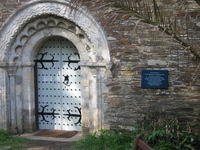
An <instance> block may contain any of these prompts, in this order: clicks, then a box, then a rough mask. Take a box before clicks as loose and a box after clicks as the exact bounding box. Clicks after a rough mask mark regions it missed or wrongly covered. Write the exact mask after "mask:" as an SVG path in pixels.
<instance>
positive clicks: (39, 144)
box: [24, 140, 72, 150]
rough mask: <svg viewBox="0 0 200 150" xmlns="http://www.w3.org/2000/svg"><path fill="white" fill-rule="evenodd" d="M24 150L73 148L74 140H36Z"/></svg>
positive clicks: (68, 149) (65, 149)
mask: <svg viewBox="0 0 200 150" xmlns="http://www.w3.org/2000/svg"><path fill="white" fill-rule="evenodd" d="M24 150H72V142H56V141H38V140H34V141H33V142H31V143H29V144H28V145H27V146H26V147H25V148H24Z"/></svg>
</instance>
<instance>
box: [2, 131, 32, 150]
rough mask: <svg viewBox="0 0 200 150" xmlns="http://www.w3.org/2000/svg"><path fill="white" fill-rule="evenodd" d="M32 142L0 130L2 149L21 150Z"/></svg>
mask: <svg viewBox="0 0 200 150" xmlns="http://www.w3.org/2000/svg"><path fill="white" fill-rule="evenodd" d="M29 142H30V140H28V139H25V138H21V137H16V136H13V135H10V134H9V133H7V132H6V131H4V130H0V148H6V149H7V150H20V149H22V148H23V147H24V146H25V145H26V144H27V143H29Z"/></svg>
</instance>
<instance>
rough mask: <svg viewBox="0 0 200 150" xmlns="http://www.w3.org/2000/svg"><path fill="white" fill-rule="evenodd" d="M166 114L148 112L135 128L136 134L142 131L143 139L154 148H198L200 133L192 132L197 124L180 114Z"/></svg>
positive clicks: (199, 145)
mask: <svg viewBox="0 0 200 150" xmlns="http://www.w3.org/2000/svg"><path fill="white" fill-rule="evenodd" d="M181 114H184V113H182V112H181V113H179V116H167V115H164V114H162V113H160V112H154V113H150V114H148V116H147V117H145V118H144V120H142V121H141V122H140V123H139V125H138V126H137V127H136V128H137V134H140V133H143V139H144V140H145V141H146V142H147V143H148V145H149V146H151V147H152V148H153V149H154V150H198V149H199V147H200V135H199V134H198V133H197V134H195V130H194V131H193V132H192V128H195V127H197V130H198V129H199V126H198V125H197V124H196V123H195V122H188V121H187V119H185V118H183V116H180V115H181Z"/></svg>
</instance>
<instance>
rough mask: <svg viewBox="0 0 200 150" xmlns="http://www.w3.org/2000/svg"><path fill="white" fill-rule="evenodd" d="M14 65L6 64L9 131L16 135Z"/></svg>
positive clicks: (15, 68)
mask: <svg viewBox="0 0 200 150" xmlns="http://www.w3.org/2000/svg"><path fill="white" fill-rule="evenodd" d="M16 70H17V67H16V65H15V64H14V63H13V64H8V66H7V71H8V77H9V78H8V80H9V84H8V85H9V94H8V102H9V105H10V106H9V107H10V131H11V132H12V133H18V129H17V106H16V86H15V82H16V78H15V77H16Z"/></svg>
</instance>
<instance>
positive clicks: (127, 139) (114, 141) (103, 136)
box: [74, 130, 135, 150]
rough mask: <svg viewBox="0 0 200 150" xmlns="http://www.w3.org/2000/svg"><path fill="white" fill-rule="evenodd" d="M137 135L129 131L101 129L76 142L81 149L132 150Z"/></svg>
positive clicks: (76, 146)
mask: <svg viewBox="0 0 200 150" xmlns="http://www.w3.org/2000/svg"><path fill="white" fill-rule="evenodd" d="M134 142H135V136H134V135H132V134H131V132H127V131H114V130H100V131H99V132H97V133H95V134H91V135H88V136H87V137H86V138H84V139H83V140H81V141H79V142H76V143H75V147H74V148H75V149H80V150H88V149H91V150H105V149H107V150H131V149H133V147H134Z"/></svg>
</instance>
